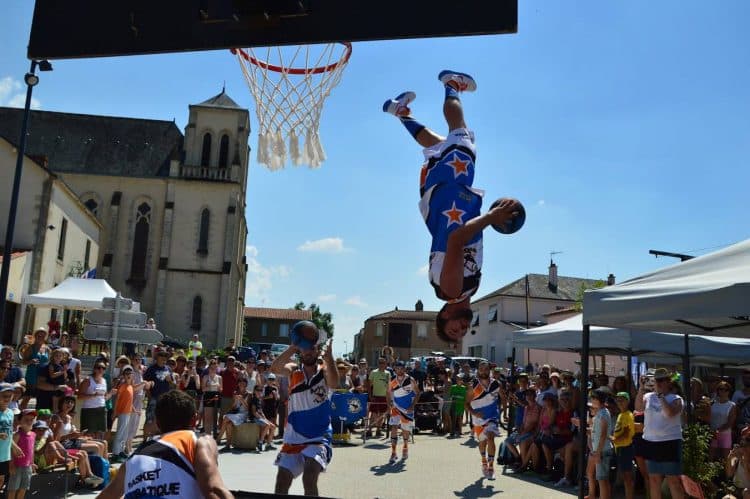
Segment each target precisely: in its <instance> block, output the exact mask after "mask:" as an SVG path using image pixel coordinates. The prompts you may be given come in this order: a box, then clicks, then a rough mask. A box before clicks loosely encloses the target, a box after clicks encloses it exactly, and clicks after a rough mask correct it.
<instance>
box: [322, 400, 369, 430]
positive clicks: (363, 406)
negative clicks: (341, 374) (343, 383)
mask: <svg viewBox="0 0 750 499" xmlns="http://www.w3.org/2000/svg"><path fill="white" fill-rule="evenodd" d="M331 410H332V416H333V421H334V424H335V422H336V421H346V422H347V423H354V422H355V421H358V420H360V419H362V418H364V417H366V416H367V395H365V394H364V393H334V394H333V395H332V396H331Z"/></svg>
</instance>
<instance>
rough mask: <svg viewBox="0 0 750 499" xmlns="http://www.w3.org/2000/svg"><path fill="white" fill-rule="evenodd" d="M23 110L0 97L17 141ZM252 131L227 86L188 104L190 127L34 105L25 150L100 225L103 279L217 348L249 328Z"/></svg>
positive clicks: (164, 327)
mask: <svg viewBox="0 0 750 499" xmlns="http://www.w3.org/2000/svg"><path fill="white" fill-rule="evenodd" d="M22 117H23V110H21V109H14V108H3V107H0V136H1V137H4V138H6V139H7V140H9V141H10V142H12V143H14V144H15V142H16V141H17V137H18V130H20V127H21V120H22ZM249 133H250V122H249V114H248V110H247V109H244V108H241V107H240V106H239V105H238V104H237V103H236V102H234V101H233V100H232V99H231V98H230V97H229V96H228V95H227V94H226V93H225V91H224V90H222V92H221V93H220V94H218V95H216V96H214V97H211V98H210V99H208V100H206V101H204V102H201V103H199V104H193V105H190V106H189V117H188V123H187V126H186V127H185V132H184V134H183V133H181V131H180V130H179V128H178V127H177V125H176V124H175V123H174V122H173V121H160V120H147V119H138V118H121V117H111V116H93V115H85V114H72V113H60V112H51V111H31V116H30V119H29V132H28V139H27V151H26V154H27V156H29V157H31V158H34V159H35V161H37V162H39V163H40V164H42V165H43V166H44V167H45V168H48V169H49V170H50V171H52V172H54V173H55V174H57V175H59V176H60V177H61V178H62V179H63V180H64V181H65V183H66V185H68V186H70V188H71V189H72V190H73V191H74V192H75V194H76V195H77V196H78V197H79V199H80V201H81V202H82V203H83V204H84V205H85V206H86V207H87V208H88V209H89V210H90V211H91V213H92V214H93V215H94V216H95V217H96V218H97V219H98V221H99V222H100V223H101V225H102V227H103V230H102V232H101V237H100V241H99V252H98V261H97V264H96V277H97V278H102V279H106V280H107V282H109V284H110V285H111V286H112V287H113V288H114V289H115V290H117V291H119V292H120V293H122V295H123V296H126V297H129V298H132V299H134V300H136V301H139V302H140V304H141V310H142V311H143V312H146V313H147V314H148V315H149V317H153V318H154V319H155V321H156V325H157V328H158V329H159V330H160V331H161V332H162V333H163V334H164V335H165V336H166V337H168V338H171V339H175V340H178V341H181V342H184V343H187V341H188V340H189V339H190V337H191V336H192V335H193V334H196V333H197V334H198V335H200V337H201V340H202V341H203V344H204V347H205V348H216V347H223V346H224V345H226V343H227V341H228V340H229V339H230V338H234V339H235V341H237V342H238V343H239V341H240V340H241V338H242V322H243V310H244V295H245V276H246V264H245V240H246V237H247V224H246V221H245V191H246V184H247V174H248V157H249V148H248V136H249ZM0 168H1V169H2V171H3V172H5V173H8V172H10V175H11V176H10V177H9V178H12V171H13V165H12V164H8V165H0ZM6 176H7V175H6ZM41 291H45V290H44V289H29V290H28V292H29V293H37V292H41ZM39 314H42V315H43V317H36V316H35V317H32V318H31V321H32V322H33V324H38V323H46V321H47V320H48V317H47V316H44V314H47V315H49V310H45V309H37V310H35V312H34V314H33V315H39Z"/></svg>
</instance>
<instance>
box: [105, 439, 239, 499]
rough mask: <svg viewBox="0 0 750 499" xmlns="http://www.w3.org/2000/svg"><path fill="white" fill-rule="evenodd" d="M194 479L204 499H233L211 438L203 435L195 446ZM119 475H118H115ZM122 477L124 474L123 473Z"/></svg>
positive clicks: (214, 443)
mask: <svg viewBox="0 0 750 499" xmlns="http://www.w3.org/2000/svg"><path fill="white" fill-rule="evenodd" d="M194 465H195V478H196V480H197V481H198V487H200V489H201V493H202V494H203V497H205V498H206V499H234V495H232V493H231V492H229V489H227V488H226V486H225V485H224V480H223V479H222V478H221V473H219V452H218V450H217V449H216V441H215V440H214V439H213V437H210V436H208V435H205V436H203V437H201V438H199V439H198V441H197V442H196V444H195V462H194ZM117 475H118V476H119V475H120V474H119V473H118V474H117ZM123 475H124V473H123Z"/></svg>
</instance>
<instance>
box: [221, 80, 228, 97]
mask: <svg viewBox="0 0 750 499" xmlns="http://www.w3.org/2000/svg"><path fill="white" fill-rule="evenodd" d="M226 89H227V80H224V83H222V84H221V93H222V94H223V93H224V92H225V91H226Z"/></svg>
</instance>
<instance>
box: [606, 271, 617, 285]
mask: <svg viewBox="0 0 750 499" xmlns="http://www.w3.org/2000/svg"><path fill="white" fill-rule="evenodd" d="M614 283H615V275H614V274H609V275H608V276H607V286H611V285H613V284H614Z"/></svg>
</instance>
